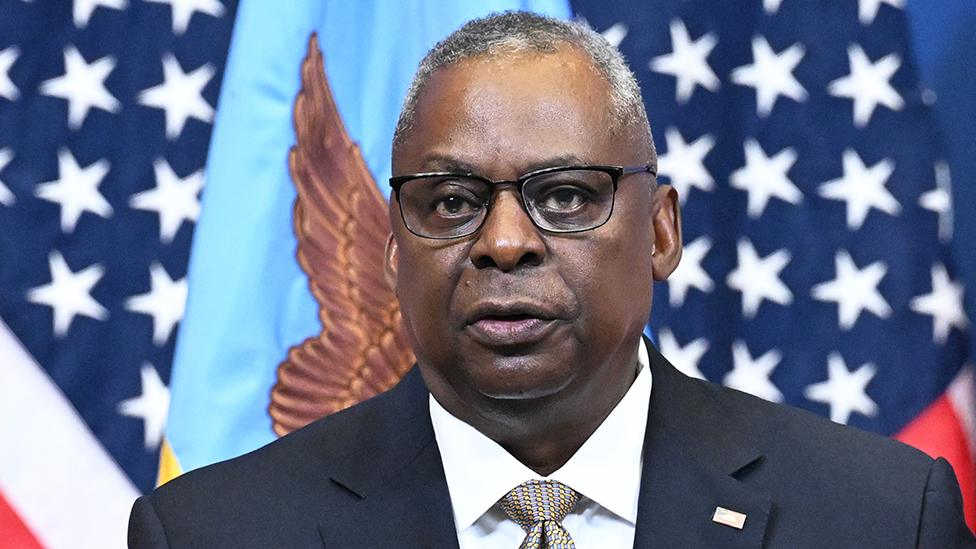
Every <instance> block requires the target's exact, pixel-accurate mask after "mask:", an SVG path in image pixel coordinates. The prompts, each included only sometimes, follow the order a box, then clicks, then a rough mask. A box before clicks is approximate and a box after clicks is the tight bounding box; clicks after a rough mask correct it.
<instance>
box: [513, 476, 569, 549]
mask: <svg viewBox="0 0 976 549" xmlns="http://www.w3.org/2000/svg"><path fill="white" fill-rule="evenodd" d="M579 499H580V495H579V494H578V493H576V491H574V490H573V489H572V488H570V487H569V486H566V485H565V484H563V483H561V482H556V481H554V480H530V481H528V482H523V483H522V484H519V485H518V486H516V487H515V488H513V489H512V491H511V492H509V493H507V494H505V497H503V498H502V499H500V500H498V503H499V504H500V505H501V506H502V510H504V511H505V513H506V514H507V515H508V516H509V517H511V518H512V520H514V521H515V522H516V523H518V525H519V526H521V527H522V529H523V530H525V533H526V535H525V539H524V540H522V545H519V549H540V548H548V549H575V548H576V544H574V543H573V538H571V537H570V536H569V532H567V531H566V529H565V528H563V525H562V521H563V519H564V518H566V515H568V514H569V512H570V511H572V510H573V507H575V506H576V502H577V501H579Z"/></svg>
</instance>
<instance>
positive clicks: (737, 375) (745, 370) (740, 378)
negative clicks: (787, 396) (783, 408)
mask: <svg viewBox="0 0 976 549" xmlns="http://www.w3.org/2000/svg"><path fill="white" fill-rule="evenodd" d="M782 359H783V355H782V354H781V353H780V352H779V351H777V350H776V349H772V350H769V351H767V352H766V353H765V354H764V355H762V356H761V357H759V358H756V359H754V358H752V355H751V354H749V347H747V346H746V344H745V342H743V341H740V340H736V341H735V342H734V343H732V371H731V372H729V373H728V374H726V375H725V379H724V380H722V383H723V384H725V386H726V387H731V388H733V389H738V390H739V391H744V392H746V393H749V394H751V395H755V396H757V397H759V398H764V399H766V400H769V401H772V402H783V393H781V392H780V390H779V389H778V388H777V387H776V385H775V384H773V382H772V381H771V380H770V379H769V376H770V375H771V374H772V373H773V370H774V369H775V368H776V366H778V365H779V362H780V360H782Z"/></svg>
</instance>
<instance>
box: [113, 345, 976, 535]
mask: <svg viewBox="0 0 976 549" xmlns="http://www.w3.org/2000/svg"><path fill="white" fill-rule="evenodd" d="M649 351H650V355H651V372H652V373H653V377H654V387H653V390H652V396H651V403H650V411H649V417H648V423H647V433H646V437H645V446H644V471H643V476H642V478H641V488H640V502H639V506H638V518H637V528H636V539H635V546H636V547H667V548H697V547H707V548H722V549H732V548H746V547H749V548H757V549H758V548H760V547H766V548H780V547H781V548H790V549H797V548H805V547H810V548H834V547H836V548H854V547H857V548H871V547H877V548H884V549H892V548H899V547H925V548H931V549H947V548H954V547H976V541H974V539H973V537H972V534H971V533H970V532H969V531H968V530H967V529H966V526H965V524H964V523H963V518H962V511H961V509H962V505H961V502H960V495H959V488H958V485H957V484H956V480H955V477H954V476H953V473H952V470H951V468H950V467H949V466H948V464H947V463H946V462H945V461H944V460H932V459H930V458H929V457H927V456H925V455H924V454H922V453H921V452H918V451H916V450H914V449H912V448H909V447H908V446H905V445H902V444H900V443H897V442H894V441H891V440H888V439H885V438H882V437H879V436H875V435H871V434H867V433H864V432H860V431H857V430H855V429H851V428H846V427H843V426H840V425H836V424H833V423H831V422H829V421H826V420H824V419H821V418H819V417H816V416H814V415H812V414H808V413H806V412H802V411H798V410H794V409H790V408H787V407H783V406H779V405H775V404H770V403H767V402H765V401H763V400H760V399H757V398H754V397H752V396H749V395H746V394H744V393H740V392H737V391H733V390H730V389H726V388H723V387H720V386H718V385H714V384H710V383H706V382H702V381H698V380H695V379H691V378H688V377H686V376H684V375H682V374H681V373H679V372H678V371H677V370H675V369H674V367H672V366H671V365H670V364H669V363H668V362H667V361H666V360H665V359H664V358H663V357H662V356H661V355H660V354H658V353H657V351H656V350H654V349H653V347H650V346H649ZM427 399H428V393H427V389H426V387H425V386H424V383H423V379H422V378H421V376H420V375H419V372H418V371H417V370H416V368H415V369H414V370H413V371H411V372H410V373H409V374H408V375H407V376H406V378H404V380H403V381H402V382H401V383H400V384H399V385H398V386H397V387H396V388H394V389H393V390H391V391H389V392H388V393H385V394H383V395H380V396H378V397H376V398H373V399H371V400H369V401H367V402H365V403H363V404H360V405H358V406H355V407H353V408H350V409H349V410H346V411H344V412H340V413H338V414H335V415H332V416H330V417H327V418H325V419H322V420H319V421H317V422H315V423H313V424H311V425H309V426H308V427H306V428H304V429H301V430H299V431H296V432H295V433H292V434H291V435H288V436H286V437H284V438H282V439H280V440H277V441H275V442H273V443H271V444H269V445H267V446H265V447H264V448H261V449H259V450H257V451H255V452H252V453H250V454H247V455H245V456H242V457H239V458H236V459H233V460H230V461H227V462H224V463H218V464H216V465H212V466H210V467H205V468H203V469H199V470H196V471H193V472H190V473H187V474H186V475H183V476H181V477H179V478H177V479H175V480H173V481H172V482H170V483H168V484H166V485H165V486H163V487H161V488H159V489H158V490H156V491H155V492H154V493H153V494H152V495H150V496H146V497H142V498H139V500H138V501H136V503H135V506H134V507H133V510H132V516H131V519H130V523H129V544H130V546H131V547H134V548H143V547H147V548H148V547H152V548H161V547H173V548H184V547H199V548H220V547H235V548H236V547H288V548H299V547H323V546H324V547H329V548H332V547H457V535H456V532H455V528H454V522H453V514H452V511H451V502H450V496H449V494H448V489H447V484H446V482H445V479H444V471H443V468H442V466H441V458H440V453H439V452H438V449H437V443H436V441H435V439H434V432H433V428H432V427H431V422H430V415H429V409H428V402H427ZM717 506H721V507H725V508H727V509H731V510H734V511H738V512H740V513H744V514H746V515H747V518H746V521H745V526H744V528H743V529H742V530H737V529H735V528H732V527H729V526H725V525H722V524H717V523H715V522H713V521H712V515H713V513H714V511H715V508H716V507H717ZM583 549H585V548H583Z"/></svg>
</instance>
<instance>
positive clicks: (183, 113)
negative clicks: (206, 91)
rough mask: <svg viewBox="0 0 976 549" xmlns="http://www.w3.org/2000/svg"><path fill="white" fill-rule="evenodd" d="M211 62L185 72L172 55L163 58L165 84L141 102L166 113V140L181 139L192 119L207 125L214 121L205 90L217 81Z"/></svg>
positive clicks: (147, 93)
mask: <svg viewBox="0 0 976 549" xmlns="http://www.w3.org/2000/svg"><path fill="white" fill-rule="evenodd" d="M213 75H214V69H213V66H211V65H210V64H209V63H207V64H206V65H203V66H201V67H199V68H198V69H196V70H195V71H193V72H191V73H185V72H183V69H182V68H181V67H180V64H179V63H178V62H177V61H176V58H175V57H173V55H172V54H166V55H165V56H163V83H162V84H159V85H158V86H154V87H152V88H148V89H145V90H143V91H141V92H140V93H139V103H142V104H143V105H146V106H149V107H154V108H157V109H163V110H164V111H166V137H167V138H168V139H169V140H170V141H172V140H175V139H176V138H177V137H179V135H180V132H182V131H183V126H185V125H186V120H187V119H188V118H190V117H191V116H192V117H193V118H196V119H197V120H201V121H203V122H208V123H209V122H211V121H213V114H214V111H213V107H211V106H210V104H209V103H207V100H206V99H204V98H203V88H204V87H205V86H206V85H207V82H209V81H210V79H211V78H213Z"/></svg>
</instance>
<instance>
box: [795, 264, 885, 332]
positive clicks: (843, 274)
mask: <svg viewBox="0 0 976 549" xmlns="http://www.w3.org/2000/svg"><path fill="white" fill-rule="evenodd" d="M834 269H835V271H836V273H837V276H836V278H834V279H833V280H831V281H829V282H824V283H821V284H817V285H816V286H814V287H813V290H812V291H811V294H812V295H813V298H814V299H816V300H819V301H834V302H836V303H837V322H838V324H840V327H841V328H842V329H844V330H850V329H851V328H852V327H854V324H856V323H857V319H858V318H859V317H860V316H861V311H863V310H865V309H867V310H868V311H870V312H872V313H874V314H875V315H876V316H878V317H879V318H888V317H889V316H891V306H890V305H888V302H887V301H886V300H885V298H884V296H882V295H881V292H879V291H878V284H880V283H881V279H882V278H884V276H885V274H887V273H888V266H887V265H885V264H884V262H883V261H875V262H874V263H872V264H870V265H868V266H867V267H865V268H864V269H860V270H859V269H858V268H857V265H856V264H855V263H854V260H853V259H852V258H851V255H850V254H849V253H847V251H846V250H841V251H839V252H837V255H836V256H834Z"/></svg>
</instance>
